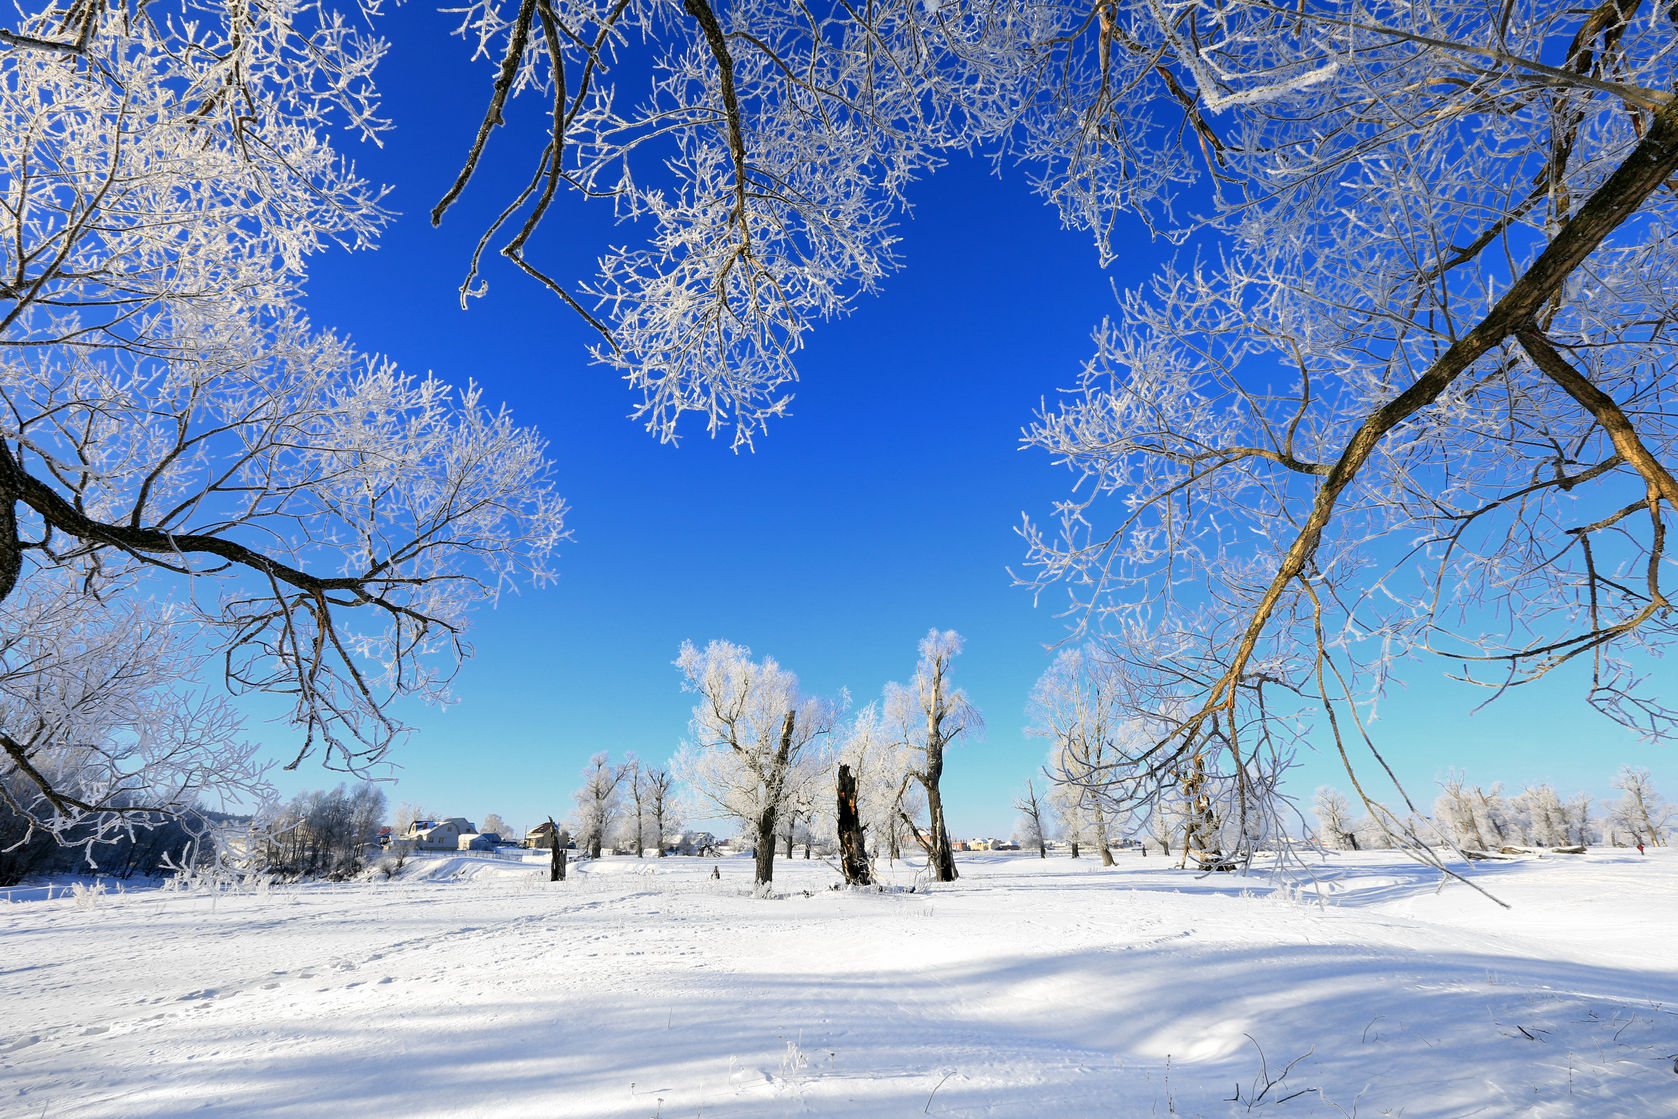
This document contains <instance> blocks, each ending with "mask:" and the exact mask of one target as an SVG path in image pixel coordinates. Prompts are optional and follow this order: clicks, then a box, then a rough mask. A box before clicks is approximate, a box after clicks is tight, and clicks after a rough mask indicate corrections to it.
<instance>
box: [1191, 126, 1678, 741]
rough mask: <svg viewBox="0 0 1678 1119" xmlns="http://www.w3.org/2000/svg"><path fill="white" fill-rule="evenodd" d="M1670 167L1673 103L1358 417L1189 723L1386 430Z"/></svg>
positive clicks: (1546, 294)
mask: <svg viewBox="0 0 1678 1119" xmlns="http://www.w3.org/2000/svg"><path fill="white" fill-rule="evenodd" d="M1675 169H1678V103H1672V104H1668V105H1667V106H1666V107H1664V108H1663V109H1661V111H1660V112H1658V113H1656V114H1655V116H1654V119H1653V122H1652V124H1651V126H1650V129H1649V134H1648V135H1647V136H1646V137H1644V139H1643V140H1642V141H1641V142H1640V143H1639V144H1638V145H1637V146H1636V147H1635V148H1633V149H1632V151H1631V154H1630V155H1628V156H1627V157H1626V159H1625V162H1623V163H1621V164H1620V166H1619V167H1618V168H1616V169H1615V171H1614V173H1613V174H1612V175H1610V176H1608V179H1607V181H1605V182H1604V183H1603V184H1602V185H1601V186H1600V187H1598V188H1597V189H1596V191H1595V192H1594V193H1593V194H1592V195H1591V197H1590V198H1589V199H1588V200H1587V201H1586V202H1585V204H1584V205H1583V206H1582V207H1580V208H1579V211H1578V212H1577V213H1576V214H1575V215H1574V216H1573V217H1572V218H1571V219H1570V220H1569V221H1568V222H1567V224H1566V225H1564V226H1563V227H1562V229H1561V231H1560V232H1559V233H1557V234H1556V237H1555V240H1553V241H1551V242H1550V244H1549V245H1548V246H1547V247H1546V248H1545V249H1544V251H1543V252H1542V253H1540V254H1539V256H1538V259H1537V260H1535V261H1533V262H1532V265H1531V266H1530V267H1529V268H1527V270H1526V271H1525V272H1524V273H1522V274H1521V276H1520V278H1519V279H1517V280H1516V281H1515V282H1514V283H1513V284H1511V285H1510V286H1509V290H1508V291H1507V292H1505V293H1504V295H1503V298H1502V299H1499V300H1498V301H1497V305H1496V306H1494V307H1493V308H1492V310H1491V312H1490V313H1489V314H1488V315H1487V316H1486V317H1485V318H1484V319H1482V320H1481V321H1480V323H1479V325H1477V326H1476V327H1475V328H1474V329H1473V330H1471V331H1470V332H1469V333H1468V334H1466V335H1464V336H1463V337H1462V338H1459V339H1458V340H1457V341H1456V342H1453V343H1452V344H1451V346H1450V348H1449V349H1447V350H1446V351H1445V352H1444V353H1443V354H1441V355H1440V356H1439V358H1438V359H1437V360H1436V361H1435V362H1434V363H1433V365H1432V366H1431V367H1430V368H1429V369H1428V370H1427V372H1425V373H1423V374H1422V376H1421V377H1419V378H1417V380H1416V381H1415V383H1414V384H1412V385H1411V386H1410V387H1409V388H1407V389H1405V390H1404V392H1402V393H1400V394H1399V395H1398V396H1397V397H1396V398H1395V399H1393V400H1391V401H1388V402H1387V403H1386V404H1385V405H1383V406H1382V407H1380V408H1378V409H1376V410H1375V411H1374V412H1373V413H1372V414H1370V415H1369V417H1368V418H1366V419H1365V420H1364V422H1363V424H1362V425H1361V426H1360V427H1359V428H1358V430H1357V432H1356V433H1355V434H1354V435H1353V436H1352V438H1351V440H1350V442H1348V443H1347V445H1346V449H1345V451H1344V452H1343V453H1342V454H1341V456H1340V459H1339V461H1337V462H1336V463H1335V464H1334V468H1333V469H1332V470H1331V471H1330V472H1329V474H1328V477H1327V478H1325V479H1324V481H1323V485H1322V488H1321V489H1320V490H1318V491H1317V499H1316V502H1315V503H1314V505H1313V506H1312V509H1311V514H1310V516H1309V517H1308V518H1307V519H1306V522H1305V525H1304V527H1303V528H1302V529H1301V530H1300V533H1299V535H1298V537H1297V538H1296V539H1295V540H1294V543H1293V546H1292V547H1291V548H1289V549H1288V553H1287V556H1286V557H1285V558H1284V559H1283V561H1282V565H1281V567H1280V569H1279V570H1278V571H1277V572H1276V575H1275V577H1274V578H1273V579H1272V580H1271V583H1270V585H1269V587H1267V588H1266V590H1265V592H1264V595H1263V597H1262V598H1261V599H1260V600H1259V604H1258V606H1257V608H1256V609H1255V610H1254V611H1253V617H1252V621H1251V622H1250V623H1249V624H1248V626H1247V630H1246V632H1245V633H1244V634H1243V635H1242V638H1241V643H1240V645H1239V647H1238V648H1237V650H1236V652H1235V656H1234V658H1233V659H1232V660H1231V662H1230V668H1229V671H1228V673H1227V674H1226V675H1225V676H1224V677H1223V678H1222V679H1221V680H1220V681H1219V682H1218V683H1217V684H1216V685H1215V686H1214V687H1213V689H1212V695H1211V696H1210V697H1208V700H1207V704H1206V706H1205V707H1204V708H1203V709H1202V710H1201V712H1200V714H1199V715H1198V716H1197V717H1196V718H1195V719H1193V720H1190V723H1191V724H1193V725H1196V726H1197V725H1198V723H1199V722H1200V720H1202V719H1204V718H1205V717H1207V716H1208V715H1210V713H1211V712H1212V710H1214V709H1215V708H1217V707H1218V706H1220V705H1222V704H1224V703H1228V702H1232V701H1233V696H1234V684H1235V683H1236V681H1238V680H1240V679H1241V675H1242V673H1243V672H1244V671H1245V670H1246V666H1247V663H1248V662H1249V661H1250V660H1251V659H1252V655H1253V650H1254V649H1255V648H1256V647H1257V645H1258V639H1259V636H1260V635H1261V634H1262V633H1263V632H1264V628H1265V626H1266V625H1267V624H1268V623H1269V621H1270V619H1271V617H1272V616H1273V615H1274V614H1275V612H1276V609H1277V607H1278V606H1279V604H1280V603H1281V600H1282V594H1283V592H1284V590H1285V589H1286V588H1287V587H1288V585H1289V584H1290V583H1292V582H1293V580H1294V579H1296V578H1298V577H1299V575H1300V574H1301V573H1302V572H1303V571H1304V570H1305V569H1306V567H1307V566H1308V565H1309V563H1310V562H1311V560H1312V558H1313V557H1314V556H1315V555H1316V552H1317V547H1318V545H1319V544H1320V543H1321V541H1322V534H1323V530H1324V529H1325V528H1327V527H1328V523H1329V522H1330V521H1331V520H1332V519H1333V518H1334V510H1335V506H1336V504H1337V503H1338V502H1339V499H1340V495H1341V494H1342V493H1344V492H1345V491H1346V488H1347V487H1348V486H1350V485H1351V484H1352V481H1353V479H1355V478H1356V477H1357V474H1358V471H1359V470H1361V469H1362V468H1363V466H1364V464H1365V463H1367V462H1368V461H1369V458H1370V456H1371V455H1373V454H1374V453H1375V448H1376V447H1377V445H1379V443H1380V442H1381V440H1382V439H1383V438H1384V437H1385V436H1386V435H1387V433H1388V432H1390V431H1392V429H1393V428H1395V427H1397V426H1398V425H1399V424H1401V423H1403V422H1404V421H1405V420H1406V419H1408V418H1409V417H1410V416H1412V415H1414V414H1415V413H1417V412H1419V411H1421V410H1422V409H1423V408H1426V407H1427V406H1428V405H1430V404H1432V403H1433V402H1434V401H1435V400H1436V399H1438V397H1439V395H1440V393H1442V392H1444V391H1445V389H1446V388H1447V387H1448V386H1449V385H1450V384H1451V382H1452V381H1454V380H1456V378H1457V377H1458V376H1459V375H1460V374H1462V373H1463V371H1464V370H1466V369H1468V368H1469V367H1470V366H1471V365H1473V364H1474V362H1476V361H1478V360H1479V359H1480V358H1482V357H1484V356H1485V355H1486V354H1487V353H1489V352H1490V351H1491V350H1492V349H1493V348H1495V347H1496V346H1498V345H1499V344H1501V343H1502V342H1503V341H1504V340H1506V339H1507V338H1509V337H1510V336H1511V335H1512V334H1514V333H1515V332H1516V331H1517V330H1520V329H1522V328H1524V327H1525V326H1526V325H1527V324H1528V323H1530V322H1531V321H1532V319H1533V316H1535V315H1536V314H1537V313H1538V311H1539V309H1540V308H1541V307H1543V306H1544V304H1545V303H1547V302H1548V301H1549V300H1550V299H1551V298H1552V297H1553V296H1554V295H1555V293H1556V292H1557V291H1558V290H1559V289H1560V288H1561V285H1562V283H1563V282H1564V281H1565V280H1566V279H1567V277H1568V276H1570V275H1572V273H1573V272H1574V270H1575V269H1577V268H1578V267H1579V266H1580V265H1581V264H1582V263H1584V260H1585V258H1586V257H1587V256H1589V255H1590V254H1591V253H1592V252H1593V251H1594V250H1595V249H1596V248H1597V246H1599V245H1600V244H1602V242H1603V240H1604V239H1605V238H1607V237H1608V235H1609V234H1610V233H1612V232H1613V231H1614V230H1615V229H1617V228H1619V226H1620V225H1621V224H1622V223H1623V222H1625V220H1626V219H1627V218H1629V217H1630V216H1631V215H1632V214H1633V213H1634V212H1636V210H1637V208H1638V207H1639V206H1641V205H1642V204H1643V202H1644V200H1645V199H1647V198H1648V197H1649V195H1650V194H1652V193H1654V192H1655V191H1656V190H1658V189H1659V188H1660V187H1661V186H1662V185H1663V184H1664V183H1665V182H1666V180H1667V179H1668V178H1669V177H1670V176H1671V175H1672V174H1673V172H1674V170H1675ZM1191 729H1192V728H1191Z"/></svg>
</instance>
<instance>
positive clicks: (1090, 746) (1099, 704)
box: [1026, 646, 1131, 866]
mask: <svg viewBox="0 0 1678 1119" xmlns="http://www.w3.org/2000/svg"><path fill="white" fill-rule="evenodd" d="M1128 714H1129V713H1128V712H1127V711H1126V710H1125V708H1124V705H1123V697H1122V696H1121V695H1120V679H1119V677H1118V676H1117V675H1116V674H1115V673H1113V672H1111V671H1109V666H1108V664H1107V663H1106V662H1105V661H1104V660H1103V658H1102V657H1101V654H1100V652H1099V650H1097V649H1096V648H1094V647H1093V646H1086V647H1084V648H1082V649H1067V650H1065V651H1063V652H1062V653H1060V654H1059V655H1058V656H1056V657H1055V660H1054V663H1053V664H1052V665H1051V666H1050V667H1049V669H1048V670H1047V671H1046V672H1044V673H1043V675H1042V676H1041V677H1039V678H1038V680H1037V684H1036V686H1035V687H1034V688H1033V689H1032V693H1031V700H1030V702H1029V703H1028V704H1027V705H1026V715H1027V717H1028V718H1029V719H1030V720H1031V723H1030V726H1029V727H1028V731H1029V733H1032V734H1036V735H1040V736H1042V737H1044V738H1047V739H1048V740H1049V743H1050V747H1049V750H1050V753H1049V764H1048V770H1047V771H1048V773H1049V775H1050V777H1051V778H1052V779H1053V780H1054V781H1055V783H1056V788H1055V790H1054V797H1053V799H1054V800H1055V803H1056V804H1057V805H1058V806H1062V807H1063V808H1064V811H1063V812H1062V816H1063V819H1064V818H1066V817H1068V816H1069V817H1070V819H1069V820H1067V822H1066V824H1065V828H1066V830H1065V832H1064V834H1065V836H1066V838H1067V841H1068V842H1069V843H1071V844H1072V845H1073V852H1074V854H1076V852H1077V848H1078V844H1079V843H1080V842H1082V841H1083V840H1084V837H1085V835H1086V834H1087V835H1088V842H1090V843H1093V844H1094V845H1095V847H1096V849H1097V850H1098V851H1099V852H1100V853H1101V864H1102V865H1103V866H1112V865H1113V853H1112V851H1111V849H1110V844H1109V840H1108V823H1109V814H1110V813H1111V812H1112V811H1113V810H1114V806H1125V805H1126V801H1127V799H1128V798H1126V797H1125V796H1124V795H1123V792H1122V791H1121V792H1120V793H1119V795H1118V796H1115V795H1114V791H1115V788H1116V787H1117V786H1120V785H1122V781H1117V780H1115V778H1116V777H1118V773H1117V769H1118V767H1119V766H1121V765H1122V763H1123V761H1124V760H1125V759H1124V757H1123V755H1122V754H1121V753H1120V751H1119V750H1118V748H1117V746H1118V743H1117V739H1119V738H1120V737H1121V736H1123V735H1126V734H1129V733H1130V731H1131V728H1129V727H1128V726H1127V725H1126V719H1127V716H1128Z"/></svg>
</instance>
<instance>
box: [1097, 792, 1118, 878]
mask: <svg viewBox="0 0 1678 1119" xmlns="http://www.w3.org/2000/svg"><path fill="white" fill-rule="evenodd" d="M1095 845H1096V846H1097V847H1099V848H1100V849H1101V865H1102V866H1112V865H1114V863H1113V850H1112V840H1111V839H1110V838H1109V837H1108V835H1107V815H1106V813H1104V812H1102V811H1101V806H1100V805H1096V808H1095Z"/></svg>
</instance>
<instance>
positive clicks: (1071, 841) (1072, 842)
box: [1066, 839, 1078, 859]
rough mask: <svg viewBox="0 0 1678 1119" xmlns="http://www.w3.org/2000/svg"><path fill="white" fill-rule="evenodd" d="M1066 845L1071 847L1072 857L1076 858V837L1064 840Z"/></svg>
mask: <svg viewBox="0 0 1678 1119" xmlns="http://www.w3.org/2000/svg"><path fill="white" fill-rule="evenodd" d="M1066 845H1067V846H1068V847H1070V848H1072V857H1073V858H1074V859H1075V858H1077V857H1078V841H1077V840H1076V839H1068V840H1067V841H1066Z"/></svg>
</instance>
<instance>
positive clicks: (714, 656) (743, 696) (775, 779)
mask: <svg viewBox="0 0 1678 1119" xmlns="http://www.w3.org/2000/svg"><path fill="white" fill-rule="evenodd" d="M676 667H677V668H678V669H679V670H680V671H681V674H682V687H683V688H684V689H685V690H687V691H690V692H693V693H695V694H696V695H697V696H698V697H699V701H698V702H697V703H696V704H694V707H693V718H692V720H691V721H690V722H689V724H688V733H689V735H690V740H689V742H688V743H687V744H686V745H684V747H683V748H682V750H681V751H679V752H678V753H677V755H676V758H675V759H674V761H673V763H672V767H673V768H674V769H675V771H676V773H677V775H678V776H679V777H681V779H682V780H683V781H685V782H686V783H687V784H688V785H689V786H690V787H692V788H693V789H694V791H695V792H697V793H698V794H699V795H700V796H702V797H704V798H706V799H707V800H709V801H711V802H712V803H713V804H715V805H716V806H717V807H718V808H719V809H721V810H722V811H723V812H724V813H725V814H727V815H728V816H731V817H733V818H734V819H737V820H739V821H740V822H741V823H742V824H744V825H745V826H746V827H748V828H749V829H751V834H752V837H753V839H754V841H755V843H756V845H757V864H756V883H757V885H758V886H760V887H762V886H767V885H768V884H769V883H770V882H772V881H773V880H774V876H775V840H776V837H777V836H778V835H779V834H780V827H781V825H782V824H783V823H784V822H785V816H786V814H787V813H788V811H789V810H790V809H791V808H792V807H793V806H794V805H795V804H797V803H798V802H799V799H800V797H801V795H802V793H803V791H804V789H806V788H807V787H810V786H813V785H815V784H817V783H818V782H820V783H821V784H823V785H825V783H826V779H827V776H828V774H829V773H830V772H831V770H830V767H829V765H828V759H827V758H826V757H825V756H824V752H823V751H822V750H821V748H820V743H821V740H822V739H824V738H825V737H826V735H827V734H828V733H829V732H830V731H832V729H833V726H834V723H835V721H836V719H837V715H838V712H837V708H836V706H835V705H834V704H833V703H831V702H829V701H827V700H824V699H819V698H816V697H813V696H807V695H805V694H804V693H803V692H801V691H800V690H799V687H798V677H797V676H795V675H794V674H793V673H791V672H788V671H787V670H786V669H783V668H782V667H781V666H780V665H779V664H778V663H776V662H775V660H774V659H773V658H771V657H765V658H764V659H763V660H762V661H754V660H752V654H751V650H750V649H748V648H746V647H745V646H743V645H735V644H732V643H731V642H727V641H712V642H711V643H710V644H708V645H706V646H705V648H704V649H703V650H701V649H699V648H697V647H696V646H695V645H694V644H693V643H692V642H691V641H684V642H683V643H682V648H681V652H680V653H679V654H678V655H677V657H676Z"/></svg>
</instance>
